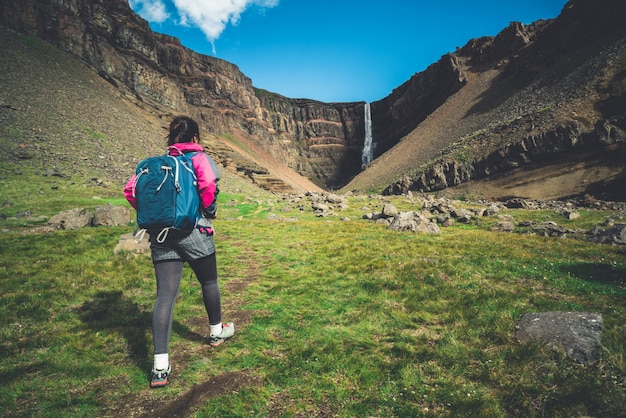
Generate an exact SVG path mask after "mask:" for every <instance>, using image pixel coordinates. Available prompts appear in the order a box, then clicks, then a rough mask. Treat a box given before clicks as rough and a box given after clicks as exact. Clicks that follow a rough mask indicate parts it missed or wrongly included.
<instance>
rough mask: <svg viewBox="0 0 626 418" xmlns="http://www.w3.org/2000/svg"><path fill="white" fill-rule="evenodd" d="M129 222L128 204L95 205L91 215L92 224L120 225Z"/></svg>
mask: <svg viewBox="0 0 626 418" xmlns="http://www.w3.org/2000/svg"><path fill="white" fill-rule="evenodd" d="M128 223H130V208H129V207H128V206H114V205H111V204H109V205H104V206H97V207H96V210H95V212H94V215H93V220H92V225H93V226H120V225H128Z"/></svg>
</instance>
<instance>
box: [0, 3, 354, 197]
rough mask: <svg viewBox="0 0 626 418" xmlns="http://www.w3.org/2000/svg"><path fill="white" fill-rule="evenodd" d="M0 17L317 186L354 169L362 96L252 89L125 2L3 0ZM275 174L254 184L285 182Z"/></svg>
mask: <svg viewBox="0 0 626 418" xmlns="http://www.w3.org/2000/svg"><path fill="white" fill-rule="evenodd" d="M0 22H1V24H2V25H4V26H6V27H9V28H12V29H14V30H17V31H19V32H21V33H26V34H32V35H35V36H37V37H39V38H41V39H43V40H45V41H47V42H49V43H51V44H53V45H54V46H56V47H58V48H60V49H61V50H64V51H66V52H69V53H71V54H73V55H75V56H77V57H78V58H80V59H81V60H83V61H84V62H85V63H87V64H88V65H89V66H90V67H92V68H93V69H94V70H95V71H97V72H98V73H99V74H100V75H101V76H102V77H103V78H105V79H106V80H107V81H109V82H110V83H111V84H113V85H114V86H116V87H117V88H119V89H120V90H123V91H125V92H126V93H127V94H129V95H134V96H135V97H136V98H137V100H139V101H140V102H141V103H142V104H143V105H144V106H146V107H149V108H151V109H154V111H155V112H157V113H158V114H160V115H163V116H169V115H171V114H178V113H185V114H189V115H191V116H193V117H196V118H198V120H201V121H203V122H204V123H202V127H203V128H204V129H206V131H207V132H208V133H209V134H214V135H215V136H219V135H223V134H232V135H237V136H240V137H241V136H243V137H245V138H247V139H249V140H252V141H256V142H257V143H258V144H260V146H261V147H262V148H263V149H264V150H265V151H267V152H269V154H270V155H271V156H272V157H273V159H274V160H275V163H276V162H277V164H284V165H285V166H287V167H291V168H293V169H295V170H297V171H298V172H300V173H301V174H303V175H304V176H306V177H308V178H309V179H312V180H314V181H315V182H316V183H317V185H318V186H323V187H334V186H337V185H340V184H344V183H345V182H346V181H347V180H348V179H349V178H350V177H351V176H353V175H354V174H356V172H357V171H358V170H359V169H360V166H359V165H358V164H356V163H354V162H353V161H352V160H354V161H356V160H359V159H360V154H359V153H360V148H361V147H362V142H363V139H362V134H361V133H360V132H363V129H364V128H363V120H362V119H363V117H362V114H363V103H335V104H327V103H321V102H317V101H313V100H297V99H289V98H286V97H283V96H280V95H276V94H272V93H269V92H266V91H263V90H259V89H255V88H253V86H252V82H251V80H250V79H249V78H248V77H246V76H245V75H244V74H243V73H242V72H241V71H239V69H238V67H237V66H235V65H233V64H231V63H229V62H226V61H224V60H221V59H217V58H214V57H210V56H205V55H201V54H198V53H195V52H194V51H191V50H189V49H187V48H185V47H183V46H182V45H181V44H180V42H179V40H178V39H176V38H173V37H170V36H167V35H162V34H157V33H154V32H152V31H151V30H150V28H149V26H148V24H147V22H146V21H144V20H143V19H141V18H140V17H139V16H137V15H136V14H135V13H134V12H133V11H132V10H131V9H130V7H129V5H128V1H126V0H95V1H85V0H46V1H39V0H19V1H18V0H7V1H3V2H2V3H1V4H0ZM218 154H219V155H217V158H218V159H223V161H222V163H224V165H228V163H229V162H230V163H232V162H233V161H232V160H233V159H232V153H218ZM238 157H240V156H238ZM245 157H250V156H245ZM236 159H237V161H236V162H235V166H236V167H235V169H237V170H239V171H242V172H244V173H246V174H249V175H250V177H251V178H253V177H254V176H252V175H251V174H252V173H254V174H256V175H258V174H262V175H270V177H271V174H272V169H271V168H268V167H264V165H265V163H264V161H258V160H257V161H256V163H255V164H253V163H251V162H250V160H249V159H246V158H244V160H243V161H242V160H241V158H236ZM227 160H228V161H227ZM250 165H253V166H255V168H254V169H250V168H249V166H250ZM268 165H269V164H268ZM245 166H248V167H245ZM294 172H295V171H294ZM283 180H284V179H282V180H281V179H278V178H274V179H271V180H269V181H264V182H263V184H260V185H262V186H267V187H268V188H270V189H272V190H278V191H283V190H285V189H289V188H290V187H289V185H287V187H285V184H282V185H281V183H285V182H284V181H283ZM287 183H288V182H287ZM304 188H310V189H316V186H315V185H314V184H313V183H311V184H310V185H309V186H306V184H305V186H304Z"/></svg>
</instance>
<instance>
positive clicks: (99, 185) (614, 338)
mask: <svg viewBox="0 0 626 418" xmlns="http://www.w3.org/2000/svg"><path fill="white" fill-rule="evenodd" d="M0 34H2V37H3V38H2V39H0V45H2V48H3V54H1V57H0V63H1V65H2V69H3V83H2V84H1V85H0V104H1V105H2V106H1V107H0V118H1V119H0V120H1V121H2V123H1V124H0V143H1V144H2V146H3V149H4V150H5V152H4V153H3V156H2V160H1V165H0V191H1V192H0V193H1V195H2V198H1V201H2V209H1V210H0V213H1V214H2V215H3V216H2V217H1V218H0V229H1V230H2V232H1V233H0V380H1V381H2V383H3V388H2V391H0V411H2V412H1V413H0V415H1V416H6V417H33V416H41V417H43V416H67V417H79V416H318V417H325V416H481V417H483V416H489V417H505V416H530V417H533V416H536V417H538V416H620V415H622V414H623V411H624V410H625V406H626V392H625V390H624V388H625V386H624V384H625V382H624V376H625V372H626V366H625V363H624V357H625V353H626V347H625V345H624V341H626V327H625V324H624V319H623V318H624V316H625V314H626V288H625V283H624V278H625V277H626V258H625V256H624V254H623V252H620V249H619V247H617V246H609V245H600V244H590V243H588V242H585V241H581V240H575V239H557V238H548V237H541V236H536V235H532V234H517V233H513V234H511V233H495V232H491V231H490V227H491V226H492V225H493V224H494V223H496V222H497V221H498V218H496V217H485V218H480V219H474V220H473V221H472V222H471V223H469V224H457V225H456V226H453V227H450V228H445V229H444V230H443V233H442V234H441V235H434V236H431V235H416V234H411V233H399V232H395V231H391V230H389V229H387V228H386V227H385V226H383V225H380V224H376V223H373V222H368V221H365V220H363V219H361V216H362V214H363V213H364V212H367V211H380V210H381V207H382V204H383V203H385V202H386V200H384V199H383V198H380V197H376V196H374V197H368V196H353V197H350V198H349V199H348V208H346V209H345V210H344V211H342V212H339V213H338V214H337V215H335V216H330V217H327V218H318V217H316V216H315V215H314V214H313V212H312V211H311V209H310V204H308V203H307V201H306V200H303V201H301V202H299V203H298V202H291V201H290V200H289V198H287V197H283V196H280V195H270V194H268V193H264V192H262V191H260V190H258V189H255V188H253V187H251V186H250V185H249V183H246V182H245V181H243V180H241V179H239V178H237V177H236V176H234V175H232V174H229V173H228V172H225V173H224V181H223V183H222V185H221V190H222V193H221V194H220V212H219V218H218V220H217V221H216V223H215V226H216V230H217V235H216V245H217V251H218V263H219V265H218V269H219V274H220V280H221V285H222V294H223V305H224V316H225V319H226V320H233V321H235V322H236V324H237V327H238V328H237V329H238V332H237V334H236V335H235V337H234V338H233V339H232V340H229V341H228V342H227V343H226V344H224V345H222V346H220V347H219V348H217V349H211V348H210V347H209V346H208V344H207V336H208V326H207V321H206V318H205V317H204V313H203V307H202V301H201V295H200V287H199V285H198V284H197V282H196V280H195V278H193V277H192V276H191V272H190V270H189V269H187V268H186V269H185V271H184V274H183V281H182V285H181V291H180V294H179V297H178V300H177V306H176V312H175V318H174V327H173V333H172V343H171V352H170V355H171V359H172V365H173V373H172V377H171V380H170V382H171V383H170V384H169V385H168V386H167V387H166V388H165V389H162V390H150V389H149V388H148V372H149V370H150V367H151V360H152V353H151V347H152V342H151V338H152V336H151V331H150V323H151V310H152V304H153V301H154V297H155V295H154V293H155V285H154V278H153V269H152V265H151V262H150V258H149V255H148V254H139V255H135V254H130V253H126V252H122V253H118V254H115V253H114V251H113V249H114V247H115V245H116V244H117V242H118V239H119V237H120V235H122V234H125V233H128V232H131V231H132V229H133V225H128V226H124V227H116V228H109V227H99V228H85V229H82V230H78V231H56V232H52V233H48V234H32V233H30V232H29V231H30V229H31V227H33V226H36V225H38V224H40V223H42V222H44V219H45V217H48V216H50V215H52V214H54V213H57V212H58V211H60V210H63V209H70V208H74V207H78V206H80V207H87V208H92V207H94V206H96V205H100V204H103V202H111V203H115V204H125V203H124V202H123V198H122V196H121V189H120V187H121V184H122V183H123V181H124V180H125V179H126V178H127V176H128V175H130V171H132V167H133V166H134V163H135V161H136V160H137V159H138V158H139V156H140V155H142V154H143V155H145V154H149V153H151V152H159V150H161V149H162V129H161V125H162V124H163V120H162V119H161V118H160V116H162V115H159V113H158V112H157V111H155V110H151V109H143V108H142V107H140V106H141V103H137V102H135V101H133V99H132V98H127V97H122V96H120V94H119V93H118V92H117V90H115V89H112V88H110V87H109V85H108V84H107V83H106V82H105V81H104V80H102V79H100V78H99V77H98V76H97V75H94V74H93V73H91V72H90V71H89V70H88V68H87V67H85V66H83V65H82V64H80V63H78V62H77V61H74V60H72V59H71V58H68V57H67V56H65V55H63V54H59V53H58V52H55V51H54V50H52V49H50V48H48V47H46V45H44V44H41V43H39V42H37V41H35V40H33V39H30V38H24V37H17V38H16V37H14V35H9V34H6V33H5V32H0ZM8 40H12V41H11V42H9V41H8ZM4 41H6V42H4ZM4 80H6V82H4ZM388 201H390V202H393V203H394V204H395V205H396V206H397V207H398V208H399V209H400V210H417V209H418V208H420V207H421V204H422V201H421V198H420V197H415V198H402V197H392V198H389V199H388ZM459 204H460V203H459ZM465 204H466V205H471V203H465ZM27 213H28V214H30V216H28V215H27ZM501 214H502V215H511V216H513V217H514V218H515V219H518V220H522V219H525V220H529V221H537V222H539V221H554V222H558V223H560V224H566V225H567V227H568V228H572V229H576V228H581V229H590V228H591V227H592V226H597V225H601V224H603V223H604V221H605V220H606V219H607V218H611V219H614V220H615V221H617V222H624V221H623V219H624V216H626V215H625V214H624V213H621V212H614V211H594V210H588V211H581V217H580V218H578V219H576V220H572V221H567V220H564V219H563V217H562V216H561V215H560V214H559V213H557V212H555V211H549V210H542V211H522V210H512V209H509V210H505V211H503V212H502V213H501ZM39 216H42V218H39ZM555 310H566V311H592V312H599V313H601V314H602V315H603V318H604V323H605V329H604V333H603V341H602V344H603V345H602V350H601V352H600V353H599V359H598V361H596V362H594V363H593V364H591V365H589V366H585V367H583V366H580V365H577V364H576V363H574V362H572V361H571V360H569V359H568V358H567V357H565V356H564V355H562V354H560V353H558V352H553V351H551V350H550V349H548V348H545V347H541V346H538V345H522V344H519V343H517V342H516V341H515V338H514V333H515V326H516V324H517V321H518V320H519V318H520V316H521V315H522V314H523V313H525V312H544V311H555Z"/></svg>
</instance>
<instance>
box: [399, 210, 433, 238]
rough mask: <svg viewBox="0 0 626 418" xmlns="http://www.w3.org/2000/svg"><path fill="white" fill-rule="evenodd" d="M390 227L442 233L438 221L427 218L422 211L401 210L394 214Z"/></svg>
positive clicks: (401, 229) (427, 232)
mask: <svg viewBox="0 0 626 418" xmlns="http://www.w3.org/2000/svg"><path fill="white" fill-rule="evenodd" d="M389 229H393V230H395V231H410V232H421V233H426V234H441V229H439V226H437V224H436V223H434V222H431V221H430V220H429V219H426V217H424V216H423V215H422V214H421V213H417V212H400V213H398V214H397V215H396V216H394V218H393V220H392V221H391V224H390V225H389Z"/></svg>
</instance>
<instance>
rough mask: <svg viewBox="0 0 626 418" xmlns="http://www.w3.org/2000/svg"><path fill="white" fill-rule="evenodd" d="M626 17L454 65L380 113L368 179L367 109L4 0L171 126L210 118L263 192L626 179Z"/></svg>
mask: <svg viewBox="0 0 626 418" xmlns="http://www.w3.org/2000/svg"><path fill="white" fill-rule="evenodd" d="M625 9H626V3H624V2H620V1H616V0H571V1H570V2H569V3H568V4H567V5H566V6H565V8H564V10H563V12H562V13H561V15H560V16H559V17H558V18H556V19H554V20H550V21H538V22H535V23H533V24H531V25H523V24H521V23H511V24H510V25H509V27H507V28H505V29H504V30H503V31H502V32H501V33H499V34H498V35H497V36H495V37H483V38H478V39H473V40H470V41H469V42H468V43H467V45H465V46H464V47H462V48H458V49H457V50H456V51H454V52H452V53H449V54H446V55H444V56H443V57H442V58H441V59H440V60H439V61H438V62H436V63H434V64H432V65H431V66H429V67H428V68H427V69H426V70H425V71H423V72H420V73H417V74H415V75H414V76H413V77H411V78H410V79H409V80H407V82H405V83H404V84H402V85H401V86H399V87H398V88H396V89H395V90H394V91H393V92H392V93H391V94H390V95H389V96H387V97H385V98H383V99H381V100H379V101H376V102H373V103H371V111H372V125H373V137H374V158H375V160H374V161H373V162H372V163H371V164H370V165H368V167H367V168H366V169H365V170H363V171H362V170H361V154H362V149H363V145H364V144H363V142H364V136H365V135H364V132H365V128H364V125H365V124H364V120H363V119H364V105H365V103H363V102H357V103H322V102H317V101H313V100H306V99H290V98H287V97H283V96H281V95H278V94H275V93H271V92H268V91H265V90H261V89H256V88H254V87H253V85H252V81H251V80H250V79H249V78H248V77H246V76H245V75H244V74H242V73H241V72H240V71H239V69H238V68H237V66H235V65H233V64H231V63H228V62H226V61H223V60H220V59H217V58H213V57H209V56H204V55H200V54H197V53H195V52H193V51H191V50H189V49H187V48H185V47H183V46H182V45H181V44H180V42H179V41H178V40H177V39H176V38H173V37H170V36H166V35H160V34H156V33H154V32H152V31H151V30H150V28H149V26H148V24H147V23H146V22H145V21H144V20H143V19H141V18H140V17H138V16H137V15H136V14H135V13H134V12H133V11H132V10H131V9H130V7H129V5H128V2H127V0H91V1H87V0H3V1H2V2H1V3H0V24H1V25H3V26H6V27H9V28H11V29H13V30H16V31H18V32H21V33H26V34H32V35H35V36H37V37H39V38H41V39H43V40H45V41H47V42H50V43H51V44H53V45H55V46H57V47H58V48H60V49H62V50H64V51H67V52H69V53H71V54H73V55H75V56H77V57H79V58H80V59H81V60H82V61H84V62H85V63H87V64H88V65H89V66H90V67H92V68H93V69H94V70H95V71H97V72H98V73H99V74H100V76H101V77H103V78H104V79H106V80H107V81H109V82H110V83H111V84H112V85H114V86H116V87H117V88H118V89H119V91H120V92H121V93H122V94H125V95H127V96H129V97H134V98H135V99H136V100H137V101H138V104H139V105H140V106H143V107H145V108H147V109H150V110H151V111H153V112H155V113H156V114H157V115H159V116H160V117H162V118H169V117H170V116H171V115H172V114H179V113H185V114H189V115H191V116H193V117H195V118H197V119H198V120H201V121H202V122H203V123H202V126H203V128H205V129H206V131H207V133H208V134H209V136H212V137H213V138H216V140H217V141H218V142H219V144H218V146H217V147H216V148H215V149H216V150H217V151H215V152H216V155H215V156H216V158H217V159H218V160H220V161H221V162H222V164H223V165H224V166H226V167H228V168H229V169H232V170H233V171H237V172H240V173H243V174H245V175H247V176H248V177H249V178H251V179H252V180H253V181H255V182H256V183H257V184H258V185H259V186H261V187H264V188H268V189H270V190H275V191H281V192H283V191H289V190H291V189H296V190H303V189H304V190H311V189H315V188H318V189H319V188H320V187H323V188H341V187H343V188H344V189H346V190H352V189H355V190H372V189H380V190H384V191H385V192H386V193H403V192H407V191H409V190H422V191H435V190H441V189H442V188H447V187H451V186H456V185H459V184H462V183H466V182H468V181H476V180H481V179H485V178H492V177H494V176H498V175H504V174H506V173H507V172H511V171H519V170H520V169H524V168H525V167H530V166H532V165H537V164H544V165H545V164H550V163H551V161H554V160H555V159H562V158H564V157H566V156H568V155H569V156H571V155H583V154H584V155H592V156H593V158H594V159H595V160H600V161H604V163H605V165H606V164H609V165H613V166H619V167H622V169H623V166H624V163H623V161H622V160H623V158H622V156H623V155H624V154H623V153H624V142H625V141H626V140H625V139H624V132H626V116H625V112H626V111H625V109H624V108H625V106H624V103H626V95H625V91H626V88H625V87H624V86H625V84H624V80H625V78H624V77H625V76H624V74H626V47H625V46H624V45H625V44H626V26H625V25H623V22H622V19H623V18H622V16H624V15H626V10H625ZM407 53H410V51H408V52H407ZM231 139H232V140H231ZM607 147H608V148H607ZM607 149H608V150H610V151H605V150H607ZM605 152H609V153H610V157H611V158H608V156H609V154H606V153H605ZM617 157H619V158H617ZM620 158H622V159H621V160H620ZM619 161H622V162H619ZM620 164H621V166H620ZM288 169H290V170H291V171H289V170H288ZM607 172H611V173H612V174H611V175H614V173H615V172H616V170H608V171H607ZM292 173H294V174H292ZM294 175H295V176H298V175H301V176H304V177H306V178H307V179H309V180H310V181H309V182H308V183H306V184H304V183H303V182H301V181H298V182H295V181H290V180H293V178H290V177H293V176H294ZM623 177H624V174H622V177H620V176H619V175H618V176H617V177H615V176H614V178H611V179H607V178H603V179H599V182H601V181H609V180H610V182H612V184H616V182H617V183H619V181H622V180H621V179H623ZM596 183H598V182H596ZM303 184H304V185H303ZM596 186H597V184H596ZM596 186H594V187H595V189H594V188H593V187H590V188H589V190H592V189H593V190H600V189H601V188H600V189H598V187H596ZM563 193H564V195H566V193H567V192H566V191H564V192H563ZM613 196H618V197H619V194H618V195H615V194H613ZM624 199H626V196H624Z"/></svg>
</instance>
